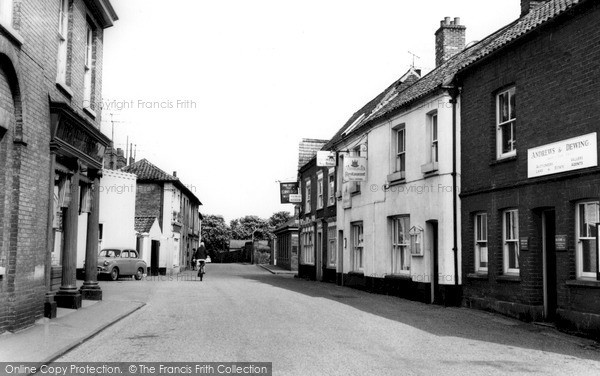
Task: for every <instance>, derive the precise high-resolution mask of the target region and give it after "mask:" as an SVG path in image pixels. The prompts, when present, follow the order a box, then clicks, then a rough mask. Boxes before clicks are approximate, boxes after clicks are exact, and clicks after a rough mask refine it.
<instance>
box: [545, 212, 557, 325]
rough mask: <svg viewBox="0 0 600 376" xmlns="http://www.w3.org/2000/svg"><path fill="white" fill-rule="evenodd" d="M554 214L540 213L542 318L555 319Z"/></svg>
mask: <svg viewBox="0 0 600 376" xmlns="http://www.w3.org/2000/svg"><path fill="white" fill-rule="evenodd" d="M555 239H556V214H555V212H554V210H546V211H544V212H543V213H542V248H543V249H542V252H543V264H544V318H545V319H546V320H547V321H553V320H554V319H555V318H556V304H557V302H556V300H557V299H556V240H555Z"/></svg>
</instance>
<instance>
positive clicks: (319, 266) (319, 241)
mask: <svg viewBox="0 0 600 376" xmlns="http://www.w3.org/2000/svg"><path fill="white" fill-rule="evenodd" d="M315 268H316V269H317V270H316V275H315V277H316V279H317V281H321V280H322V279H323V232H322V231H318V232H317V257H316V259H315Z"/></svg>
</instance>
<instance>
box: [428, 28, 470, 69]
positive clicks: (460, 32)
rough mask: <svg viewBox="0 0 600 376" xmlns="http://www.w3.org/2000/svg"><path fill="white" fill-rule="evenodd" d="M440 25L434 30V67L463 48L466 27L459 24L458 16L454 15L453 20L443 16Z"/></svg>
mask: <svg viewBox="0 0 600 376" xmlns="http://www.w3.org/2000/svg"><path fill="white" fill-rule="evenodd" d="M440 25H441V26H440V28H439V29H438V30H437V31H436V32H435V66H436V67H438V66H440V65H442V64H443V63H444V62H445V61H447V60H448V59H450V58H451V57H452V56H454V55H456V54H457V53H459V52H461V51H462V50H464V49H465V35H466V27H465V26H463V25H461V24H460V17H455V18H454V21H451V20H450V17H445V18H444V19H443V20H442V21H441V23H440Z"/></svg>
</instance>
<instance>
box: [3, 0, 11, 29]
mask: <svg viewBox="0 0 600 376" xmlns="http://www.w3.org/2000/svg"><path fill="white" fill-rule="evenodd" d="M13 6H14V4H13V0H0V23H2V24H3V25H6V26H8V27H10V28H12V27H13Z"/></svg>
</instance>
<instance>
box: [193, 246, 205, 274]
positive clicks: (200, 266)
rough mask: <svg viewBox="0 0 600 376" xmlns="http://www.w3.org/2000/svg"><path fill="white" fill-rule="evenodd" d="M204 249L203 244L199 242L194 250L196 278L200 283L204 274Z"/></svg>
mask: <svg viewBox="0 0 600 376" xmlns="http://www.w3.org/2000/svg"><path fill="white" fill-rule="evenodd" d="M206 255H207V254H206V247H205V246H204V242H200V247H198V249H197V250H196V254H195V258H196V262H198V277H200V280H201V281H202V275H203V274H204V263H205V261H206Z"/></svg>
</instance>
